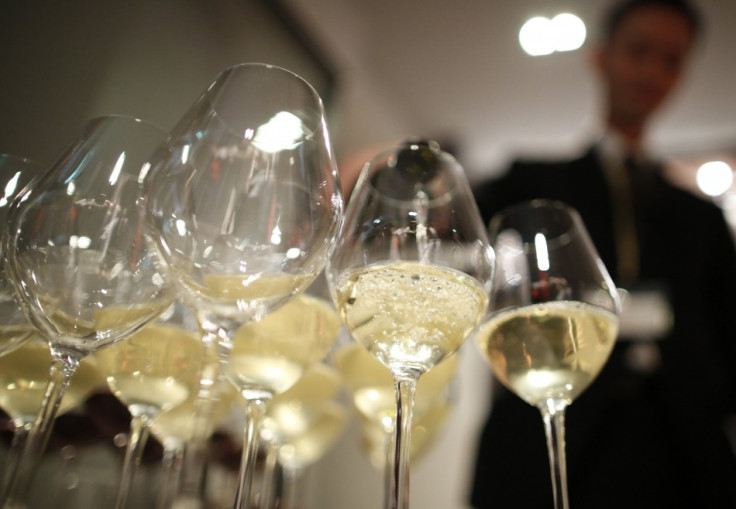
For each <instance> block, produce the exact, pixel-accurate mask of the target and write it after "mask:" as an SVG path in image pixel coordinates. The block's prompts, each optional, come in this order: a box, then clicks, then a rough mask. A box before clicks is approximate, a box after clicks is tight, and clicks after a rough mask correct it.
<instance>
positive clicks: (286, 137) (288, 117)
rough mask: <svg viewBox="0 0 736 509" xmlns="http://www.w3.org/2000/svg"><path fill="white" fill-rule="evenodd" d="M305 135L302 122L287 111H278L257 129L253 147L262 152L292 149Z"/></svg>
mask: <svg viewBox="0 0 736 509" xmlns="http://www.w3.org/2000/svg"><path fill="white" fill-rule="evenodd" d="M304 135H305V131H304V126H303V124H302V121H301V120H300V119H299V117H297V116H296V115H294V114H293V113H289V112H288V111H280V112H278V113H277V114H276V115H274V116H273V117H272V118H271V119H270V120H269V121H268V122H266V123H265V124H263V125H261V126H259V127H258V129H257V130H256V133H255V136H253V145H254V146H255V147H257V148H258V149H260V150H263V151H264V152H278V151H280V150H288V149H292V148H294V147H295V146H296V145H297V142H298V141H299V140H301V139H302V138H303V137H304Z"/></svg>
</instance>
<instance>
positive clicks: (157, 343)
mask: <svg viewBox="0 0 736 509" xmlns="http://www.w3.org/2000/svg"><path fill="white" fill-rule="evenodd" d="M203 352H204V346H203V344H202V342H201V340H200V338H199V336H198V334H196V333H194V332H192V331H190V330H187V329H184V328H182V327H178V326H175V325H170V324H165V323H153V324H150V325H148V326H146V327H144V328H142V329H140V330H139V331H138V332H136V333H135V334H133V335H132V336H130V337H129V338H127V339H124V340H122V341H119V342H117V343H115V344H114V345H111V346H110V347H108V348H105V349H103V350H100V351H99V352H97V353H96V354H95V357H96V358H97V359H98V362H99V363H100V366H101V368H102V369H104V371H105V373H106V374H107V383H108V385H109V387H110V390H111V391H112V392H113V394H115V396H116V397H117V398H118V399H120V401H122V402H123V403H124V404H125V405H126V406H127V407H128V408H129V409H130V410H131V412H132V413H133V414H134V415H135V414H139V413H141V412H145V413H148V414H154V413H156V412H158V411H161V410H168V409H171V408H174V407H176V406H177V405H179V404H181V403H183V402H184V401H185V400H186V399H187V398H188V397H189V394H190V392H193V391H195V390H196V389H195V388H196V387H197V386H198V383H199V372H200V369H201V363H202V356H203Z"/></svg>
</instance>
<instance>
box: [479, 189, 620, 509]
mask: <svg viewBox="0 0 736 509" xmlns="http://www.w3.org/2000/svg"><path fill="white" fill-rule="evenodd" d="M490 231H491V240H492V242H493V244H494V247H495V250H496V257H497V258H496V261H497V271H496V280H495V282H494V285H493V290H492V293H491V299H490V300H491V304H490V309H491V312H490V313H489V315H488V316H487V317H486V318H485V320H484V323H483V324H482V325H481V326H480V327H479V329H478V332H477V334H476V339H477V343H478V345H479V347H480V350H481V351H482V353H483V354H484V355H485V357H486V359H487V361H488V362H489V364H490V365H491V367H492V369H493V373H494V375H495V376H496V377H497V378H498V379H499V380H500V381H501V382H502V383H503V384H504V385H505V386H506V387H507V388H508V389H509V390H511V391H512V392H513V393H515V394H517V395H518V396H519V397H521V398H522V399H523V400H525V401H526V402H527V403H529V404H531V405H534V406H536V407H537V408H539V410H540V411H541V413H542V417H543V419H544V423H545V432H546V436H547V445H548V451H549V457H550V466H551V470H552V482H553V492H554V502H555V507H556V508H557V509H567V508H568V496H567V480H566V476H567V474H566V464H565V451H564V432H565V426H564V413H565V409H566V408H567V406H568V405H569V404H570V403H572V402H573V401H574V400H575V398H576V397H577V396H579V395H580V393H582V392H583V391H584V390H585V389H586V388H587V387H588V386H589V385H590V384H591V383H592V382H593V380H594V379H595V378H596V376H598V373H599V372H600V371H601V369H602V368H603V366H604V365H605V363H606V361H607V360H608V357H609V356H610V354H611V351H612V350H613V345H614V342H615V339H616V335H617V332H618V315H619V312H620V304H619V298H618V292H617V290H616V288H615V287H614V285H613V282H612V281H611V279H610V277H609V275H608V272H607V271H606V268H605V267H604V265H603V263H602V262H601V260H600V258H599V257H598V254H597V253H596V250H595V248H594V246H593V243H592V242H591V240H590V238H589V237H588V233H587V231H586V230H585V226H584V225H583V222H582V220H581V219H580V216H579V215H578V213H577V212H576V211H575V210H573V209H572V208H570V207H568V206H567V205H565V204H563V203H560V202H553V201H548V200H534V201H531V202H524V203H521V204H517V205H514V206H512V207H509V208H507V209H505V210H503V211H501V212H499V213H498V214H497V215H496V216H494V218H493V219H492V220H491V224H490Z"/></svg>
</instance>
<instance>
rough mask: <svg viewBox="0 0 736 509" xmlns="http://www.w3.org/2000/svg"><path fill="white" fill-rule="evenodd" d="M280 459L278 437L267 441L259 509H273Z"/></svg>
mask: <svg viewBox="0 0 736 509" xmlns="http://www.w3.org/2000/svg"><path fill="white" fill-rule="evenodd" d="M278 459H279V443H278V440H277V439H276V438H272V439H270V440H268V441H267V444H266V460H265V462H264V465H263V479H261V493H260V494H259V497H258V508H259V509H271V508H272V507H273V502H274V489H275V484H274V480H275V478H276V467H277V466H278Z"/></svg>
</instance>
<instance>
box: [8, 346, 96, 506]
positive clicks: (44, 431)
mask: <svg viewBox="0 0 736 509" xmlns="http://www.w3.org/2000/svg"><path fill="white" fill-rule="evenodd" d="M51 353H52V361H51V369H50V371H49V382H48V384H47V385H46V393H45V395H44V398H43V403H42V404H41V409H40V411H39V413H38V415H37V416H36V420H35V421H34V422H33V426H31V429H30V431H29V433H28V436H27V437H26V440H25V445H24V447H23V452H22V453H21V455H20V458H19V459H18V463H17V468H16V469H15V470H14V471H13V472H11V473H10V478H9V480H8V485H7V491H6V492H5V498H4V499H3V501H2V507H3V509H25V508H26V507H27V506H28V495H29V494H30V489H31V484H32V483H33V480H34V477H35V475H36V471H37V470H38V467H39V465H40V463H41V459H42V458H43V453H44V451H45V450H46V445H47V444H48V441H49V437H50V436H51V430H52V429H53V427H54V426H53V424H54V420H55V419H56V414H57V413H58V411H59V404H60V403H61V398H62V397H63V396H64V393H65V392H66V389H67V387H68V386H69V381H70V380H71V378H72V375H73V374H74V371H75V370H76V369H77V366H79V361H80V360H81V357H82V356H81V355H79V354H71V353H69V352H62V351H57V350H55V349H54V348H53V347H52V352H51Z"/></svg>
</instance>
